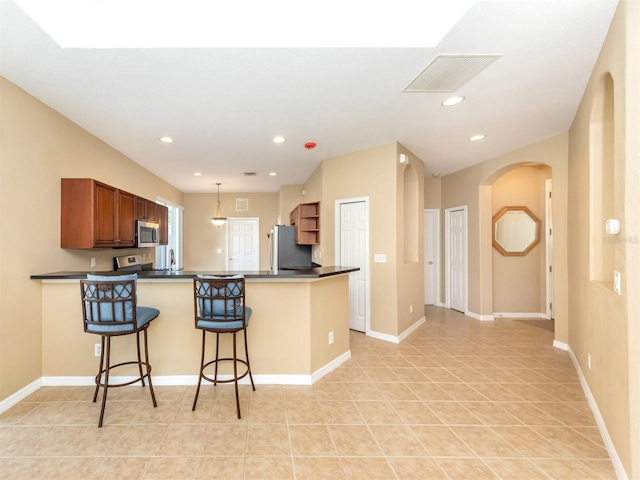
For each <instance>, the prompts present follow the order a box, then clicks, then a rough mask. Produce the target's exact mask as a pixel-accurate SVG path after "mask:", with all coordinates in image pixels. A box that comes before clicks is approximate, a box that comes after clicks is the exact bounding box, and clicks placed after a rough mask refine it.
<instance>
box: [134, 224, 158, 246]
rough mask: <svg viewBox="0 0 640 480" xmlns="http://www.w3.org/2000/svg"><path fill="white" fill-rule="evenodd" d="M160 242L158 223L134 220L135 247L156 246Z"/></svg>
mask: <svg viewBox="0 0 640 480" xmlns="http://www.w3.org/2000/svg"><path fill="white" fill-rule="evenodd" d="M159 244H160V225H158V224H157V223H152V222H144V221H142V220H137V221H136V247H157V246H158V245H159Z"/></svg>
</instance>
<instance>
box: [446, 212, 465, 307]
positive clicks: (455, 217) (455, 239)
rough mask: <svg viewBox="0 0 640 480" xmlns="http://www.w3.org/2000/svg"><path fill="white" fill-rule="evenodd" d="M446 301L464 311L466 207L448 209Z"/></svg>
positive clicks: (450, 305)
mask: <svg viewBox="0 0 640 480" xmlns="http://www.w3.org/2000/svg"><path fill="white" fill-rule="evenodd" d="M447 214H448V223H447V227H448V228H447V230H448V231H447V234H448V235H447V237H448V241H447V258H448V275H447V276H448V282H447V287H448V288H447V303H448V305H449V308H451V309H452V310H458V311H459V312H462V313H464V312H465V310H466V303H467V298H466V295H467V288H466V286H467V212H466V208H456V209H448V210H447Z"/></svg>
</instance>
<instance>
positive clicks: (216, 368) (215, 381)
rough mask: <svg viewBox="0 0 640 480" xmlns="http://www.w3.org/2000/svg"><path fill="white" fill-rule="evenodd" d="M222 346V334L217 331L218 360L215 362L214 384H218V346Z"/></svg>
mask: <svg viewBox="0 0 640 480" xmlns="http://www.w3.org/2000/svg"><path fill="white" fill-rule="evenodd" d="M219 346H220V334H219V333H216V362H215V370H214V373H213V384H214V385H217V384H218V347H219Z"/></svg>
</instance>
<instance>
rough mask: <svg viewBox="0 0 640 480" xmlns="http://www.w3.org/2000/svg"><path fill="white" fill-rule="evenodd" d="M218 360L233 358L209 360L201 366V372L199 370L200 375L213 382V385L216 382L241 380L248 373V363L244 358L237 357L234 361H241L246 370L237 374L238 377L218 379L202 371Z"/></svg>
mask: <svg viewBox="0 0 640 480" xmlns="http://www.w3.org/2000/svg"><path fill="white" fill-rule="evenodd" d="M220 362H233V358H219V359H218V360H211V361H210V362H207V363H205V364H204V366H203V367H202V372H201V376H202V378H204V379H205V380H207V381H209V382H211V383H213V384H214V385H215V384H217V383H233V382H235V381H236V380H241V379H243V378H244V377H246V376H247V375H249V365H248V364H247V361H246V360H240V359H239V358H238V359H236V362H238V363H241V364H243V365H244V366H245V368H246V370H245V371H244V373H243V374H242V375H238V378H237V379H235V378H233V377H232V378H229V379H228V380H218V379H217V378H211V377H209V376H207V375H206V374H205V373H204V369H205V368H207V367H208V366H209V365H214V364H216V363H220Z"/></svg>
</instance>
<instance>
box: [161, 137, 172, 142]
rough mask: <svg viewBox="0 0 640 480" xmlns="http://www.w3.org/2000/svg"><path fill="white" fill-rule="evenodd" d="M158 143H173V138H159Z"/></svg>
mask: <svg viewBox="0 0 640 480" xmlns="http://www.w3.org/2000/svg"><path fill="white" fill-rule="evenodd" d="M160 141H161V142H162V143H173V138H171V137H160Z"/></svg>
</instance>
